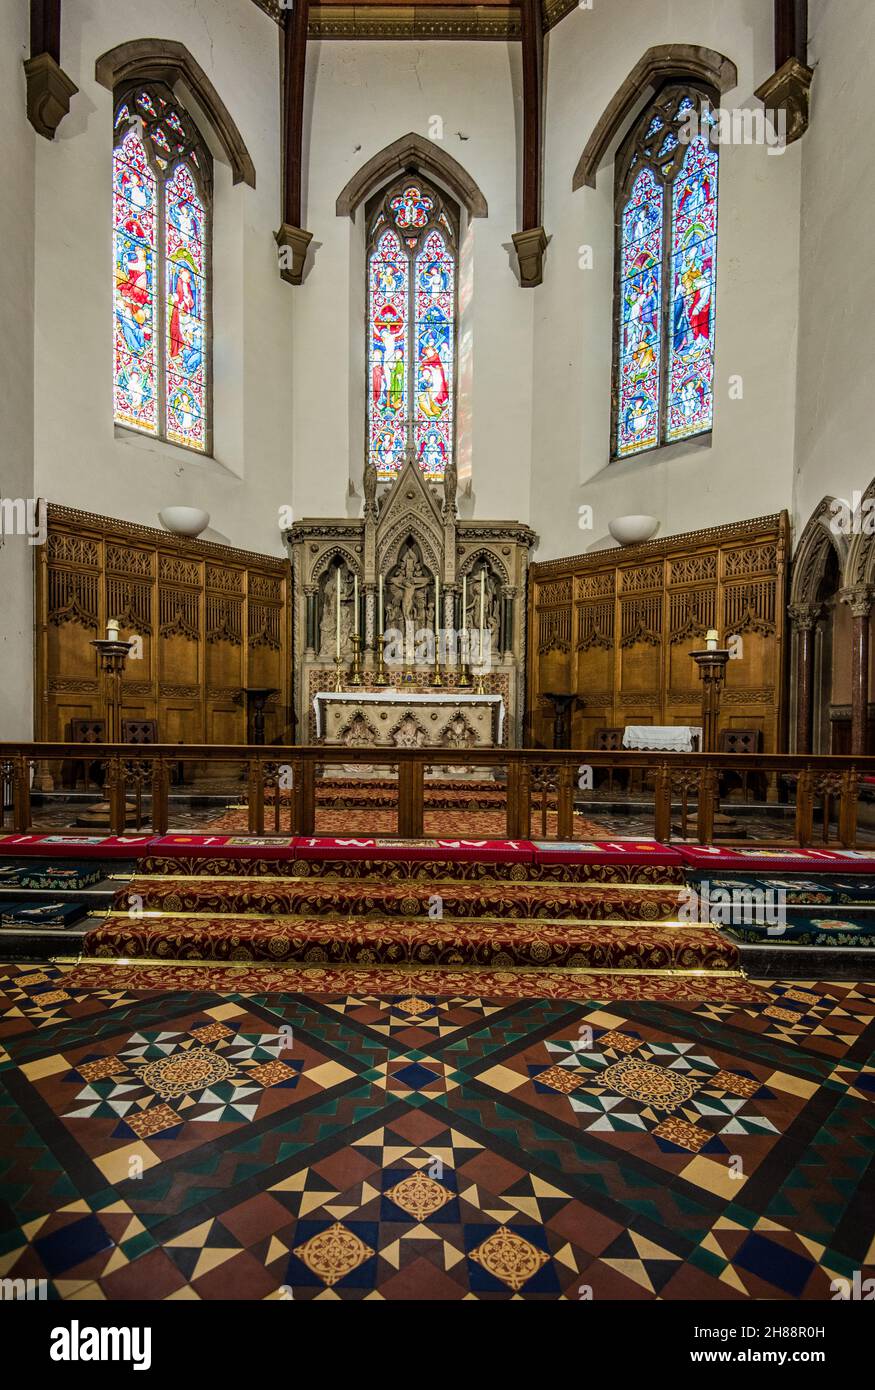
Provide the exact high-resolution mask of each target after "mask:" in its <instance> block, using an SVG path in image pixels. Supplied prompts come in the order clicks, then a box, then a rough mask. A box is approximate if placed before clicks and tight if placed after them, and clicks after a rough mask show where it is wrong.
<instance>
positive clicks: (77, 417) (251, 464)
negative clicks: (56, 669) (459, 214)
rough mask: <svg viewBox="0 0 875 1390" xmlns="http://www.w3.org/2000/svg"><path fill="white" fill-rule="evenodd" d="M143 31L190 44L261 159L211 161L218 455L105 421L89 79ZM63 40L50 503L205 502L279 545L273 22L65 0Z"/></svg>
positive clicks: (46, 383) (40, 305) (45, 382)
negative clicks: (253, 181) (233, 165)
mask: <svg viewBox="0 0 875 1390" xmlns="http://www.w3.org/2000/svg"><path fill="white" fill-rule="evenodd" d="M3 8H4V10H5V9H6V8H7V6H6V5H4V7H3ZM25 8H26V6H25ZM137 38H167V39H177V40H181V41H182V42H183V43H184V44H186V46H187V47H188V48H189V50H190V51H191V53H192V54H193V56H194V57H195V58H196V59H197V61H198V62H199V63H200V65H201V66H202V67H203V69H204V70H205V72H206V73H207V75H208V76H209V78H210V79H211V81H212V82H213V83H214V85H215V87H216V89H217V90H218V92H219V94H220V96H221V97H222V99H223V100H224V102H225V104H226V105H227V107H228V108H229V110H230V112H231V115H232V116H233V118H234V120H235V122H236V124H237V126H238V128H239V130H240V132H241V134H242V136H243V139H244V140H245V142H246V145H247V147H248V149H249V152H250V154H251V156H252V159H253V161H254V163H255V168H256V174H257V186H256V188H255V189H251V188H248V187H247V186H246V185H244V184H242V183H241V184H238V185H237V186H236V187H233V186H232V181H231V172H230V169H229V168H228V166H227V165H226V164H224V163H221V162H219V160H216V161H215V185H216V203H215V206H216V212H215V236H214V271H215V276H214V278H215V293H214V303H213V313H214V333H215V344H216V349H215V459H214V460H198V459H197V458H196V457H195V456H194V455H192V454H191V452H190V451H187V450H179V449H176V448H174V447H173V446H168V445H162V444H160V443H158V442H153V441H149V440H148V439H146V438H144V437H142V436H138V435H136V434H135V433H133V432H131V431H118V430H116V429H114V426H113V422H112V395H111V371H112V330H111V325H112V298H111V131H112V105H113V101H112V95H111V93H110V92H108V91H106V90H105V88H103V87H101V86H100V85H99V84H98V83H96V82H95V80H94V63H95V59H96V58H97V57H99V55H100V54H102V53H103V52H105V51H106V50H107V49H109V48H112V47H114V46H115V45H116V44H119V43H122V42H125V41H127V40H130V39H137ZM61 42H62V55H61V56H62V66H63V68H64V69H65V71H66V72H67V73H68V74H69V76H70V77H72V79H73V81H74V82H75V83H76V84H77V86H78V87H79V94H78V95H77V96H76V97H74V99H73V104H72V107H71V110H70V114H69V116H68V117H67V118H66V119H65V120H64V121H63V123H62V124H61V127H60V129H59V131H58V134H57V137H56V138H55V140H54V141H53V142H51V143H49V142H48V141H45V140H39V141H38V142H37V146H38V148H37V169H36V184H37V195H36V204H37V233H36V318H37V323H38V325H39V329H38V333H37V338H36V473H37V483H38V486H39V487H40V489H41V490H42V491H43V492H44V493H45V494H46V496H48V497H49V498H50V499H51V500H52V501H54V502H63V503H67V504H70V505H74V506H77V507H82V508H84V509H86V510H90V511H96V512H102V513H105V514H108V515H110V516H116V517H123V518H126V519H128V520H131V521H137V522H143V523H147V524H150V525H153V526H156V525H158V521H157V513H158V511H159V510H160V508H161V507H163V506H166V505H168V504H171V503H186V504H196V505H200V506H204V507H206V508H207V510H208V511H209V512H210V513H211V517H212V522H211V532H212V531H215V532H218V533H219V534H220V535H223V536H226V537H227V538H228V539H230V540H231V541H232V542H233V543H234V544H235V545H242V546H247V547H251V548H253V549H257V550H260V551H266V552H270V553H277V554H279V553H281V551H282V542H281V536H280V531H279V528H278V521H277V517H278V508H279V506H280V505H282V504H286V503H290V502H291V500H292V499H291V496H290V488H291V461H290V447H289V441H290V435H291V391H290V378H291V316H292V295H293V291H292V290H291V288H290V287H289V286H287V285H284V284H282V283H281V282H280V280H279V276H278V271H277V263H276V248H275V246H274V243H273V235H272V234H273V231H274V230H275V229H276V227H277V226H278V225H279V221H280V194H279V175H280V154H279V139H280V122H279V77H278V73H279V40H278V35H277V28H276V25H275V24H273V22H272V21H271V20H270V19H269V18H268V17H267V16H266V15H264V14H263V13H262V11H260V10H259V9H258V8H257V7H256V6H255V5H253V4H251V3H246V4H244V3H239V0H238V2H236V3H228V0H197V3H194V0H149V3H148V4H143V3H138V0H113V3H112V4H106V3H104V0H67V3H65V5H64V10H63V29H62V40H61ZM208 534H210V533H208Z"/></svg>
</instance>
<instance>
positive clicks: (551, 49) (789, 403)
mask: <svg viewBox="0 0 875 1390" xmlns="http://www.w3.org/2000/svg"><path fill="white" fill-rule="evenodd" d="M669 42H677V43H692V44H701V45H704V46H706V47H709V48H713V49H717V50H718V51H719V52H721V53H723V54H725V55H726V57H728V58H731V59H732V61H733V62H734V63H735V64H736V66H737V68H738V86H737V88H736V89H735V90H734V91H732V92H728V93H726V95H725V96H724V98H723V105H724V106H733V107H734V106H743V107H746V106H751V107H759V105H760V103H758V102H756V101H755V100H754V99H752V93H753V90H754V88H755V87H757V86H758V85H759V84H760V82H762V81H763V80H764V78H765V77H767V76H768V74H769V73H770V72H771V71H772V68H773V38H772V6H771V5H768V4H762V5H760V4H755V5H751V4H745V3H740V2H739V3H736V2H735V0H732V2H731V3H729V2H728V0H672V3H671V4H667V3H665V4H663V3H660V4H642V3H641V2H640V0H612V3H611V4H604V3H601V2H600V0H595V3H594V4H593V7H592V9H580V10H577V11H573V12H572V13H571V14H570V15H569V16H568V17H567V18H566V19H564V20H562V21H561V23H560V24H559V25H558V26H557V28H555V29H554V30H553V31H551V33H550V35H549V37H548V44H547V63H548V76H547V123H546V130H547V138H546V191H545V208H544V224H545V227H546V230H547V232H548V234H549V235H551V237H552V240H551V242H550V245H549V247H548V250H547V263H546V274H545V280H544V285H543V286H542V287H541V288H540V289H538V290H537V291H535V296H536V308H535V315H536V323H535V354H534V360H535V407H534V411H533V419H532V429H533V441H534V442H533V449H532V454H533V461H534V462H533V469H532V508H531V520H532V524H533V525H534V527H535V529H536V530H537V531H538V532H539V533H540V535H541V538H542V545H541V549H540V551H539V556H538V558H549V557H551V556H555V555H563V554H574V553H579V552H582V551H585V550H588V549H591V548H595V547H597V546H601V545H603V544H605V543H607V544H611V541H610V537H609V536H608V531H607V523H608V521H609V520H610V519H611V518H612V517H614V516H617V515H622V514H624V513H629V512H645V513H649V514H651V515H654V516H657V517H658V518H659V519H660V523H661V526H660V532H659V534H662V535H668V534H672V533H676V532H680V531H686V530H692V529H695V528H697V527H701V526H712V525H718V524H720V523H722V522H728V521H735V520H738V519H740V518H742V517H748V516H753V515H758V514H763V513H767V512H772V511H777V510H779V509H781V508H782V507H785V506H789V502H790V490H791V485H792V475H793V431H794V401H795V394H794V382H795V369H796V345H797V313H798V276H799V255H798V242H799V183H800V161H801V150H800V147H799V146H798V145H796V146H795V147H790V148H789V149H788V150H786V151H785V153H784V154H782V155H771V156H770V155H768V154H767V152H766V150H765V149H764V148H761V147H756V146H753V145H751V146H735V147H733V146H728V147H725V148H724V149H723V150H722V152H721V188H720V201H719V250H718V267H717V300H716V302H717V358H716V404H715V415H714V431H713V436H712V439H713V442H712V444H711V447H702V445H701V444H696V443H695V442H692V441H691V442H687V443H685V444H682V445H674V446H671V447H670V448H668V449H663V450H657V451H654V452H652V453H649V454H646V455H643V456H642V457H641V458H640V459H638V460H625V461H623V462H622V463H613V464H612V463H610V462H609V457H610V389H611V315H612V304H613V236H614V232H613V198H614V170H613V164H612V163H609V164H607V165H606V166H605V167H603V168H602V170H601V172H600V173H599V175H598V181H597V187H596V188H595V189H591V188H583V189H579V190H578V191H577V192H576V193H572V192H571V179H572V175H573V173H574V169H575V166H576V164H577V161H578V159H579V157H580V154H581V151H582V150H583V147H584V145H585V143H586V141H587V139H588V138H589V135H590V133H591V132H592V129H593V127H594V125H595V123H596V121H597V120H598V118H599V116H600V115H601V113H602V111H603V110H604V108H605V106H606V105H607V103H608V101H609V100H610V99H611V97H612V96H613V94H614V92H615V91H616V90H617V89H618V87H619V86H620V84H621V82H622V81H623V80H624V78H625V77H626V76H627V75H628V73H629V71H630V70H631V68H632V67H633V66H634V64H635V63H636V62H637V61H638V59H639V58H641V57H642V55H643V54H644V52H645V50H646V49H647V48H649V47H650V46H651V45H653V44H660V43H669ZM582 246H590V247H592V250H593V257H594V263H593V268H592V269H591V270H585V269H580V268H579V266H578V257H579V249H578V248H580V247H582ZM734 374H741V376H742V378H743V390H744V396H743V399H742V400H740V401H733V400H730V399H729V394H728V390H729V378H730V377H731V376H732V375H734ZM581 505H588V506H590V507H592V508H593V511H594V514H595V515H594V526H593V529H592V530H591V531H581V530H580V529H579V527H578V508H579V507H580V506H581Z"/></svg>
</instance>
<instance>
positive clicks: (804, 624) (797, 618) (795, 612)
mask: <svg viewBox="0 0 875 1390" xmlns="http://www.w3.org/2000/svg"><path fill="white" fill-rule="evenodd" d="M787 616H788V617H789V619H790V622H791V623H792V625H793V631H794V632H811V631H812V629H813V628H815V627H816V626H817V622H818V619H819V618H821V617H822V616H823V605H822V604H820V603H791V604H790V606H789V607H788V609H787Z"/></svg>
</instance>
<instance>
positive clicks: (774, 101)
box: [754, 58, 814, 145]
mask: <svg viewBox="0 0 875 1390" xmlns="http://www.w3.org/2000/svg"><path fill="white" fill-rule="evenodd" d="M813 76H814V70H813V68H809V67H806V66H805V64H804V63H800V61H799V59H798V58H788V59H787V61H786V63H783V64H782V65H781V67H779V68H778V71H777V72H773V73H772V75H771V77H767V78H766V80H765V82H764V83H763V84H762V86H761V87H757V89H756V91H755V93H754V96H757V97H759V99H760V101H761V102H762V103H763V106H764V107H765V108H766V110H767V111H783V112H784V115H785V118H786V132H785V134H784V139H785V141H786V143H787V144H788V145H792V144H793V141H794V140H798V139H799V138H800V136H802V135H804V134H805V132H806V130H807V129H808V97H809V92H810V91H811V79H812V77H813Z"/></svg>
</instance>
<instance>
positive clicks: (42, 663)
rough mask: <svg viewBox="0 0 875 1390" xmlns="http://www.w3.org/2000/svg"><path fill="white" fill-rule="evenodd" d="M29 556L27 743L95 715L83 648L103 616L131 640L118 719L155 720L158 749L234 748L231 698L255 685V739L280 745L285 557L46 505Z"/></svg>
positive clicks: (287, 734) (239, 707) (239, 709)
mask: <svg viewBox="0 0 875 1390" xmlns="http://www.w3.org/2000/svg"><path fill="white" fill-rule="evenodd" d="M35 554H36V565H37V570H36V591H37V592H36V623H37V660H36V672H37V690H36V700H37V709H36V727H37V730H38V737H40V738H45V739H66V738H69V737H70V722H71V720H72V719H77V718H79V719H98V718H102V717H105V709H104V705H103V691H102V687H101V682H100V679H99V674H98V669H97V659H96V654H95V651H94V648H93V647H92V646H91V642H92V640H93V639H94V638H95V637H100V636H102V635H103V634H104V633H105V631H106V622H107V619H108V618H111V617H115V618H118V619H119V620H120V625H121V630H122V635H123V636H124V637H130V636H132V635H133V634H136V635H137V636H138V637H139V638H140V643H139V655H138V656H137V657H136V659H129V661H128V666H127V671H126V674H125V681H124V700H123V710H122V714H123V716H124V717H126V718H140V719H157V721H158V734H159V738H160V739H161V741H162V742H167V743H176V742H180V741H184V742H187V743H242V742H244V741H245V738H246V704H245V699H244V698H243V697H242V695H241V692H242V690H243V689H244V687H246V686H262V687H264V686H267V687H272V688H274V689H276V690H277V692H278V694H276V695H274V696H272V697H271V699H270V700H269V702H268V705H267V710H266V734H265V737H266V738H267V739H268V741H270V740H272V739H279V740H281V741H283V742H290V741H291V729H290V727H289V705H290V689H291V669H290V610H289V567H288V564H287V562H286V561H285V560H282V559H275V558H273V557H271V556H267V555H255V554H252V553H251V552H249V551H245V550H235V549H233V548H231V547H230V546H222V545H214V544H212V543H211V542H209V541H192V540H185V539H184V538H182V537H178V536H172V535H170V534H169V532H166V531H158V530H152V529H151V528H149V527H142V526H135V525H133V523H130V522H124V521H115V520H113V519H112V518H110V517H102V516H95V515H92V514H90V513H86V512H79V511H75V510H73V509H72V508H68V507H56V506H49V508H48V536H47V541H46V544H45V545H44V546H41V547H36V548H35Z"/></svg>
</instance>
